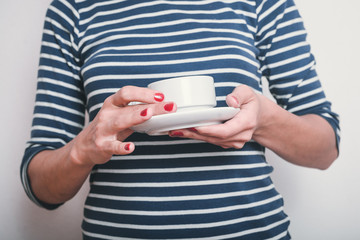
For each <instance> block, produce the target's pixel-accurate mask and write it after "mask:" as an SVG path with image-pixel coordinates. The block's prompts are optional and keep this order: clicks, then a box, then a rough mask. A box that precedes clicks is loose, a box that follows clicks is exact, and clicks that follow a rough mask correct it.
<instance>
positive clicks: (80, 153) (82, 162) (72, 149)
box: [68, 133, 95, 168]
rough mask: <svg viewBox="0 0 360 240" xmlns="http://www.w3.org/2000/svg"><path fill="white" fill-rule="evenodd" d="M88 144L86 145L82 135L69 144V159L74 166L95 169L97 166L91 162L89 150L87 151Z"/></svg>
mask: <svg viewBox="0 0 360 240" xmlns="http://www.w3.org/2000/svg"><path fill="white" fill-rule="evenodd" d="M86 146H87V144H86V143H84V140H83V134H82V133H80V134H79V135H78V136H76V137H75V138H74V139H73V140H72V141H71V142H69V144H68V147H69V159H70V161H71V163H72V164H74V165H76V166H79V167H85V168H93V167H94V166H95V164H94V163H93V162H92V161H91V158H90V157H89V156H87V154H88V152H89V151H88V150H87V149H86Z"/></svg>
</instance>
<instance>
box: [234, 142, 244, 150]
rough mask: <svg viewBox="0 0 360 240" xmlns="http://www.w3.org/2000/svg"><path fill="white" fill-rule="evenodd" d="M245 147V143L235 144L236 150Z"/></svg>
mask: <svg viewBox="0 0 360 240" xmlns="http://www.w3.org/2000/svg"><path fill="white" fill-rule="evenodd" d="M244 145H245V143H244V142H236V143H234V144H233V148H235V149H241V148H243V147H244Z"/></svg>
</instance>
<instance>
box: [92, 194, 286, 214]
mask: <svg viewBox="0 0 360 240" xmlns="http://www.w3.org/2000/svg"><path fill="white" fill-rule="evenodd" d="M279 199H281V196H279V195H277V196H275V197H272V198H268V199H265V200H262V201H258V202H252V203H248V204H239V205H235V206H229V207H219V208H209V209H191V210H187V209H182V210H174V211H137V210H117V209H112V208H101V207H94V206H89V205H85V209H89V210H91V211H96V212H104V213H111V214H119V215H138V216H177V215H182V216H184V215H197V214H215V213H223V212H230V211H236V210H240V209H248V208H254V207H258V206H262V205H266V204H269V203H271V202H274V201H276V200H279Z"/></svg>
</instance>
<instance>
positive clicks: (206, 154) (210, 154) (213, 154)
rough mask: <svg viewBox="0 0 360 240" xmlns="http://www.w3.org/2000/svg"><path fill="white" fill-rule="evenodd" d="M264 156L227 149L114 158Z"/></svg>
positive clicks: (258, 153)
mask: <svg viewBox="0 0 360 240" xmlns="http://www.w3.org/2000/svg"><path fill="white" fill-rule="evenodd" d="M250 155H259V156H263V155H264V153H263V152H261V151H226V152H203V153H178V154H157V155H127V156H113V157H112V159H113V160H142V159H173V158H200V157H216V156H250Z"/></svg>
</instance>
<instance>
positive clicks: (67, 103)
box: [21, 0, 339, 240]
mask: <svg viewBox="0 0 360 240" xmlns="http://www.w3.org/2000/svg"><path fill="white" fill-rule="evenodd" d="M189 75H210V76H212V77H213V78H214V80H215V85H216V94H217V105H218V106H225V105H226V103H225V96H226V95H227V94H229V93H230V92H231V91H232V90H233V89H234V87H236V86H238V85H239V84H246V85H249V86H251V87H252V88H253V89H254V90H255V91H256V92H258V93H261V92H262V83H261V79H262V77H266V78H267V79H268V81H269V87H270V90H271V93H272V94H273V96H274V97H275V99H276V101H277V103H278V104H279V105H280V106H282V107H283V108H285V109H286V110H288V111H290V112H292V113H294V114H299V115H302V114H308V113H313V114H318V115H320V116H322V117H324V118H325V119H326V120H327V121H328V122H329V123H330V124H331V125H332V126H333V128H334V130H335V132H336V133H337V140H338V141H339V134H338V133H339V125H338V119H337V115H336V114H335V113H333V112H332V111H331V108H330V103H329V102H328V101H327V100H326V98H325V95H324V93H323V90H322V88H321V85H320V82H319V80H318V77H317V74H316V72H315V61H314V58H313V56H312V55H311V53H310V47H309V45H308V43H307V42H306V32H305V30H304V26H303V23H302V19H301V17H300V15H299V13H298V11H297V8H296V6H295V5H294V3H293V1H292V0H222V1H221V0H191V1H182V0H179V1H172V0H158V1H142V0H56V1H53V2H52V4H51V6H50V7H49V10H48V12H47V15H46V19H45V26H44V34H43V42H42V50H41V59H40V66H39V76H38V89H37V95H36V103H35V112H34V119H33V127H32V132H31V139H30V140H29V142H28V148H27V149H26V151H25V155H24V159H23V163H22V166H21V170H22V181H23V184H24V188H25V190H26V192H27V194H28V196H29V197H30V198H31V199H32V200H33V201H34V202H36V203H37V204H39V205H40V206H43V207H46V208H48V209H53V208H56V207H58V206H56V205H49V204H46V203H43V202H41V201H39V200H38V199H37V198H36V197H35V196H34V195H33V193H32V191H31V187H30V184H29V181H28V177H27V173H26V170H27V166H28V164H29V162H30V160H31V158H32V157H33V156H34V155H35V154H36V153H38V152H39V151H42V150H44V149H56V148H60V147H62V146H64V145H65V144H66V143H67V142H69V141H70V140H71V139H73V138H74V137H75V136H76V135H77V134H78V133H79V132H80V131H81V130H82V128H83V126H84V119H85V111H86V110H87V111H88V112H89V118H90V121H91V120H92V119H93V118H94V117H95V116H96V114H97V112H98V111H99V109H100V108H101V106H102V104H103V101H104V100H105V98H107V97H108V96H109V95H111V94H113V93H115V92H116V91H117V90H118V89H119V88H121V87H123V86H125V85H136V86H143V87H145V86H147V85H148V84H149V83H151V82H153V81H157V80H161V79H166V78H171V77H179V76H189ZM128 141H134V142H135V145H136V150H135V152H134V153H133V154H131V155H128V156H114V157H113V158H112V159H111V160H110V161H109V162H108V163H106V164H104V165H99V166H96V167H95V168H94V169H93V171H92V173H91V177H90V184H91V188H90V193H89V195H88V197H87V200H86V203H85V210H84V221H83V236H84V239H120V238H128V239H230V238H234V239H252V240H253V239H289V238H290V235H289V233H288V225H289V219H288V217H287V216H286V214H285V213H284V212H283V199H282V197H281V196H280V195H279V193H278V192H277V191H276V190H275V188H274V185H273V183H272V181H271V179H270V177H269V176H270V173H271V172H272V167H271V166H269V165H268V163H267V162H266V160H265V157H264V148H263V147H262V146H260V145H259V144H258V143H256V142H254V141H250V142H249V143H247V144H246V145H245V146H244V148H243V149H241V150H234V149H228V150H224V149H222V148H220V147H217V146H214V145H211V144H207V143H204V142H200V141H195V140H190V139H176V138H170V137H168V136H147V135H145V134H138V133H135V134H133V135H132V136H130V138H129V139H128ZM49 161H51V159H49Z"/></svg>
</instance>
